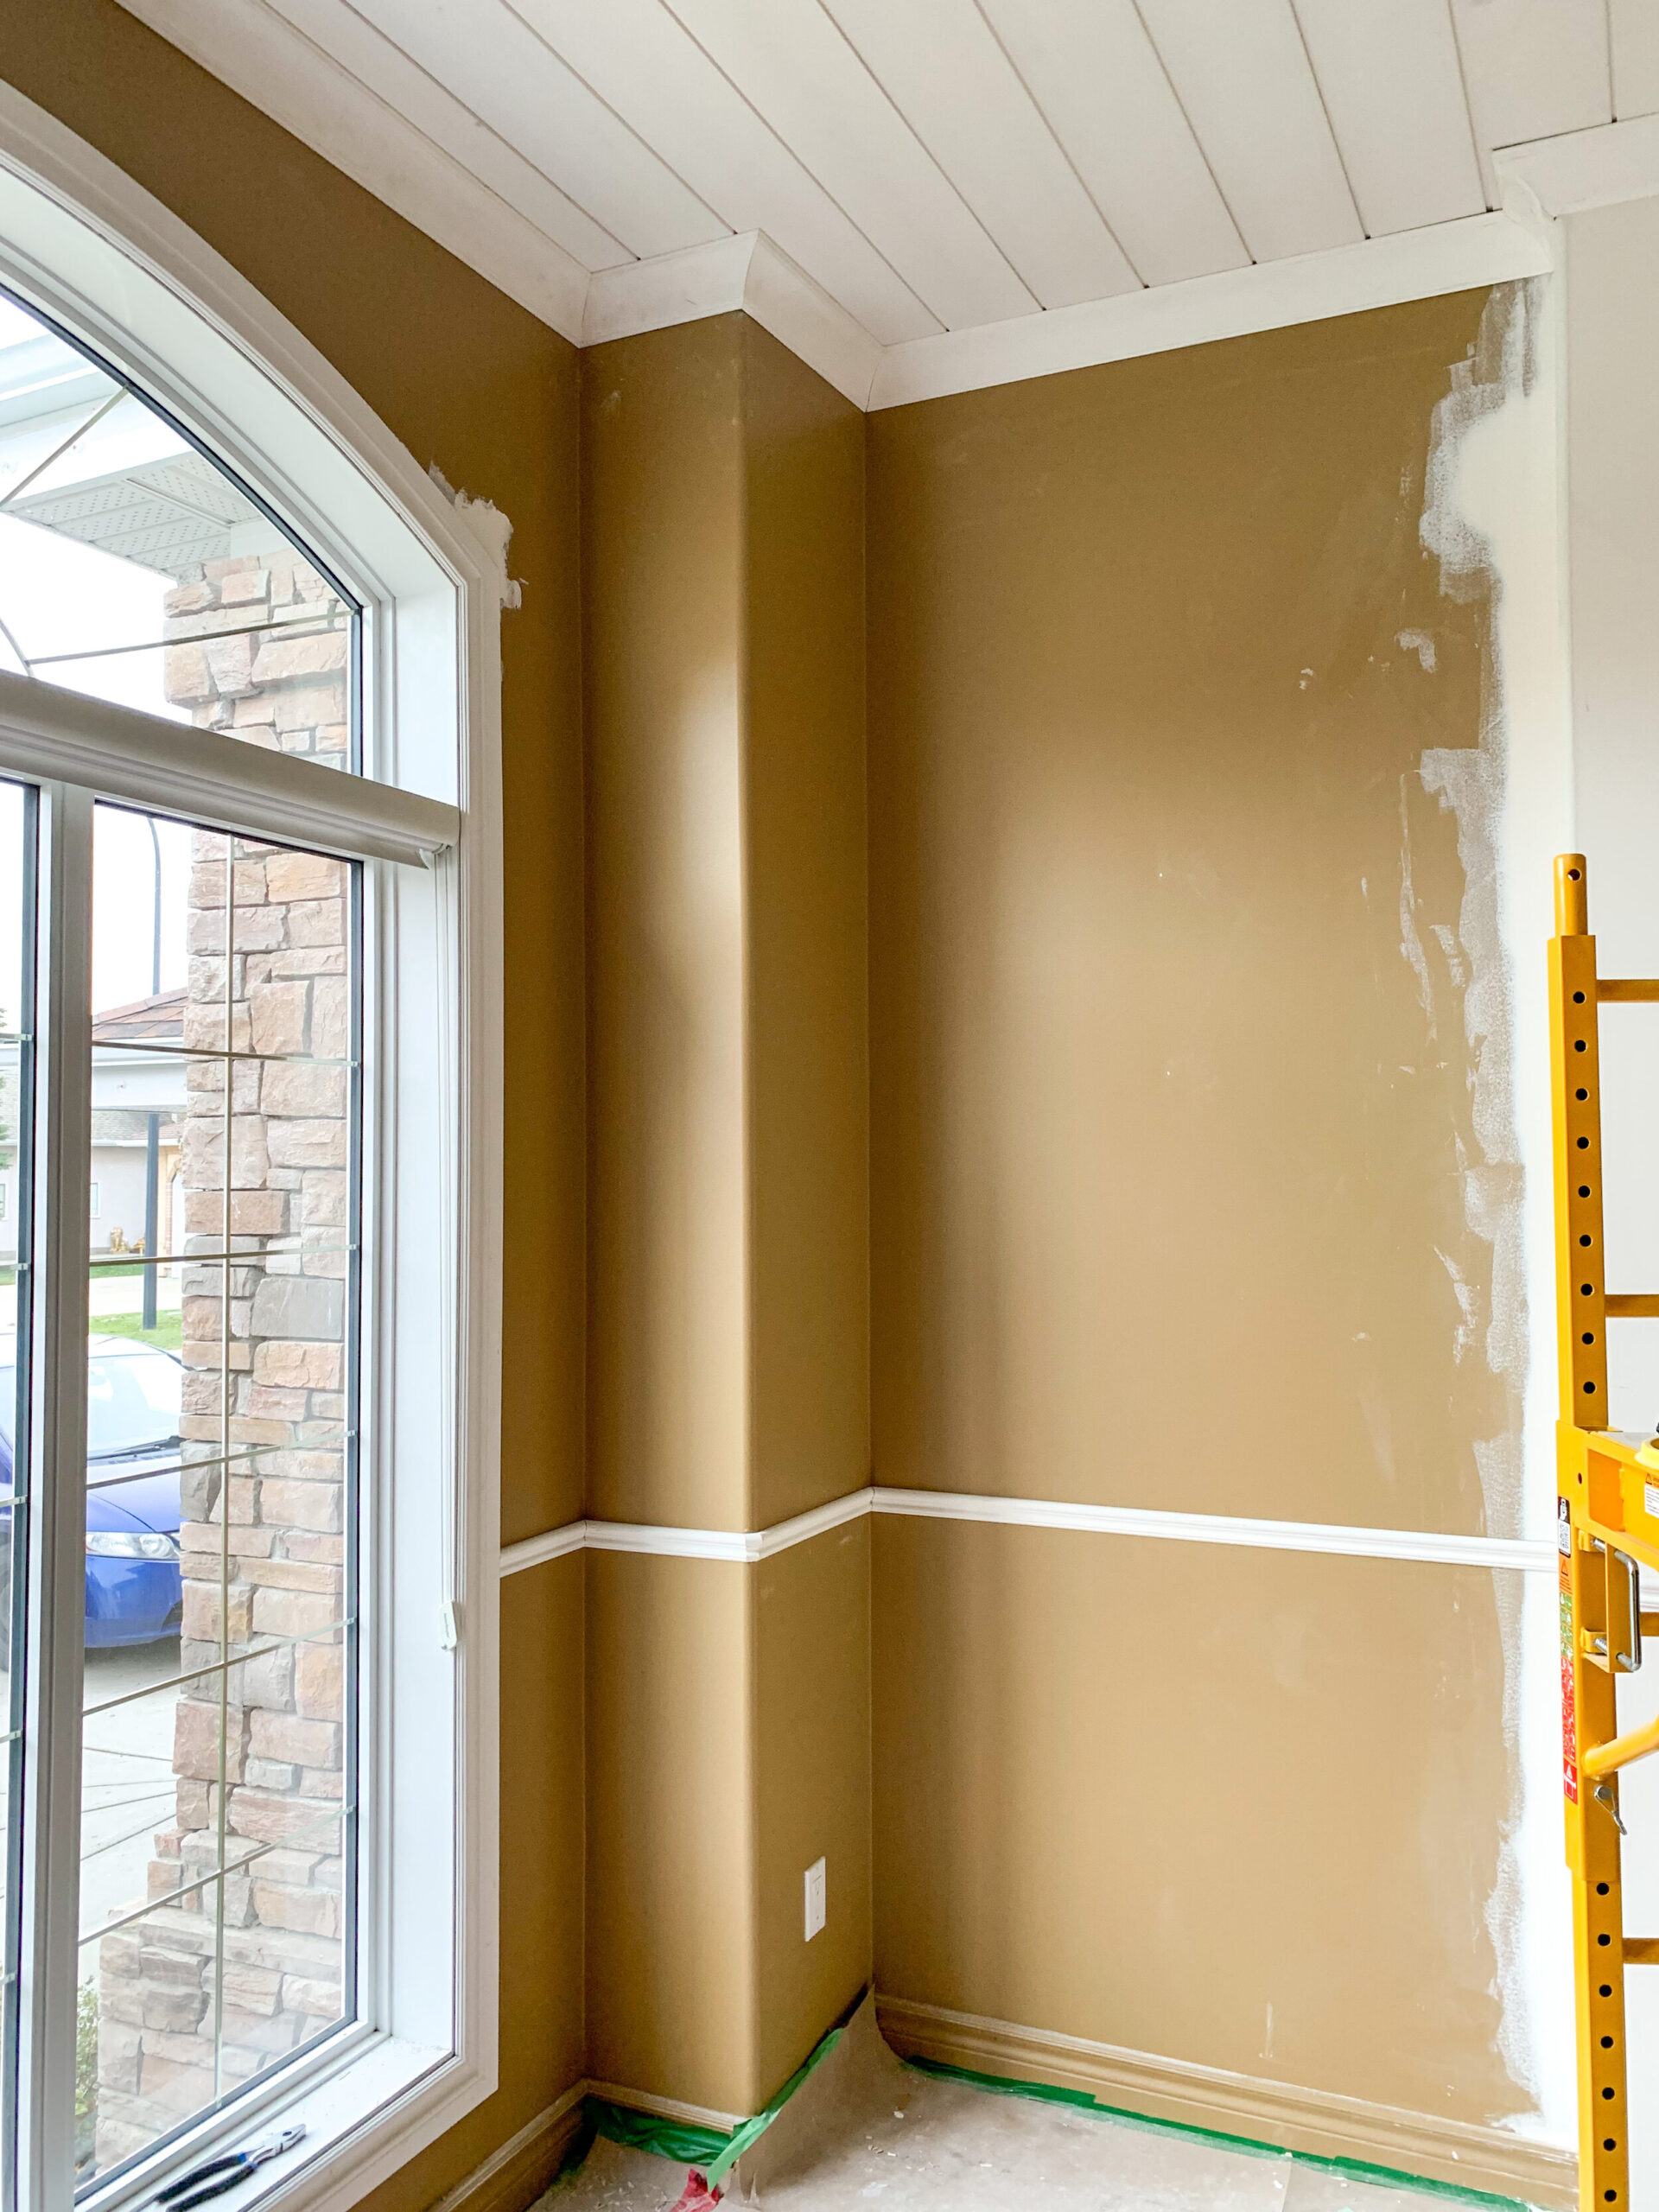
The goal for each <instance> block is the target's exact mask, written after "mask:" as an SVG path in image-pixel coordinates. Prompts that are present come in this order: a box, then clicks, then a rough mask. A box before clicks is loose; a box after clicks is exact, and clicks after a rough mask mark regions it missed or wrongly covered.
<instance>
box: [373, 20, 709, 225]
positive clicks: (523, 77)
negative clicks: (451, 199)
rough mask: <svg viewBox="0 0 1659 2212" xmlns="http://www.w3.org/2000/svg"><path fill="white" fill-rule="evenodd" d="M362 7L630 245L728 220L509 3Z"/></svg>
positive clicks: (406, 50)
mask: <svg viewBox="0 0 1659 2212" xmlns="http://www.w3.org/2000/svg"><path fill="white" fill-rule="evenodd" d="M356 4H357V8H358V12H359V14H360V15H362V16H366V17H367V18H368V20H369V21H370V22H372V23H373V24H374V26H375V28H376V29H378V30H379V31H380V32H382V33H383V34H384V35H385V37H387V38H388V39H390V40H391V41H392V43H393V44H394V45H395V46H398V47H401V48H402V49H403V51H404V53H405V54H408V55H409V56H410V59H411V60H414V61H416V62H418V63H419V64H420V66H421V67H422V68H423V69H424V70H425V71H426V72H427V73H428V74H429V75H430V76H433V77H435V78H436V79H438V81H439V82H440V83H441V84H444V85H447V86H448V87H449V89H450V90H451V91H452V92H454V94H455V96H456V97H457V99H461V100H463V101H464V102H465V103H466V105H467V106H468V107H469V108H471V110H472V111H473V112H474V115H476V116H478V117H479V118H480V119H481V120H482V121H483V122H485V123H486V124H489V126H490V128H491V129H492V130H496V131H499V134H500V135H501V137H504V138H505V139H506V140H507V142H508V143H509V144H511V145H512V146H515V147H517V149H518V151H519V152H520V153H521V154H522V155H523V156H524V158H525V159H526V160H527V161H531V162H535V164H536V165H537V168H540V169H542V170H543V171H544V172H545V173H546V174H547V175H556V178H557V181H558V182H559V183H560V184H561V185H562V186H563V189H564V190H565V191H566V192H567V193H569V195H570V197H571V198H572V199H573V200H576V201H577V202H578V203H579V204H580V205H581V206H582V207H585V208H587V210H588V213H590V214H591V215H592V216H593V217H594V220H595V221H596V222H598V223H601V224H602V225H603V226H604V227H605V229H606V230H607V231H608V232H610V233H611V235H612V237H613V238H620V240H621V242H622V244H623V245H625V246H626V247H627V249H628V251H629V252H630V253H635V254H639V255H641V256H645V255H656V254H662V253H674V252H677V251H679V250H680V249H681V248H683V247H685V246H689V245H707V244H708V243H709V240H711V239H713V238H722V237H724V236H725V235H726V234H727V226H726V225H725V224H724V223H722V222H721V220H720V219H719V217H718V216H717V215H715V213H713V211H712V210H711V209H709V208H708V207H705V206H704V205H703V203H702V200H699V199H698V198H697V196H696V194H695V193H694V192H693V191H692V190H691V189H690V186H689V185H687V184H685V183H684V182H683V181H682V180H681V179H680V178H679V177H677V176H676V175H675V174H674V172H673V171H672V169H671V168H669V167H668V165H667V163H666V162H664V161H663V160H662V159H661V157H660V156H658V155H657V154H654V153H653V152H652V150H651V149H650V148H649V147H648V146H646V145H645V144H644V143H642V141H641V140H640V139H639V138H638V137H635V135H634V133H633V132H632V130H629V129H628V127H627V125H626V124H625V123H624V122H623V121H622V120H621V118H620V117H619V116H616V115H614V114H613V113H612V111H611V110H610V109H609V108H607V106H606V105H605V104H604V102H603V101H602V100H600V99H596V98H595V97H594V94H593V93H592V92H590V91H589V90H588V87H587V86H586V85H584V84H583V83H582V80H581V79H580V78H579V77H577V76H576V75H575V73H573V72H572V71H571V70H570V69H569V68H568V67H566V66H565V64H564V63H563V61H561V60H559V58H558V56H557V55H556V54H553V53H551V52H550V50H549V48H547V47H546V46H545V45H544V44H543V41H541V40H540V39H539V38H537V36H536V35H535V33H534V32H533V31H532V30H531V29H530V28H529V26H528V25H527V24H525V23H524V22H522V21H521V20H520V19H519V17H518V16H515V15H514V14H513V13H512V11H511V10H510V9H508V8H505V7H503V6H502V5H500V4H499V0H356Z"/></svg>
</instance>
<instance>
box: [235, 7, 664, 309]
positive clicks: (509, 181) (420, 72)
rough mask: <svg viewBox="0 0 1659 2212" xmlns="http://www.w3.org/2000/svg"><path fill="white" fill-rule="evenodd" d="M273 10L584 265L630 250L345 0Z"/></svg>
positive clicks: (605, 265)
mask: <svg viewBox="0 0 1659 2212" xmlns="http://www.w3.org/2000/svg"><path fill="white" fill-rule="evenodd" d="M269 4H270V6H271V7H272V8H273V9H274V10H276V12H277V14H278V15H280V16H283V17H285V18H286V20H287V21H288V22H290V23H292V24H293V26H294V28H295V29H296V30H297V31H300V32H302V34H303V35H305V36H306V37H307V38H308V39H310V40H311V41H313V42H314V43H315V44H316V45H317V46H319V47H321V48H322V50H323V51H324V52H325V53H326V54H330V55H332V57H333V58H334V60H335V61H336V62H337V63H339V65H340V67H342V68H344V69H346V70H348V71H349V72H350V73H351V74H352V75H353V77H355V78H356V79H358V81H359V83H360V84H363V85H368V86H373V88H374V90H375V92H377V93H378V96H379V98H380V99H383V100H385V101H388V102H389V103H390V104H391V106H392V107H394V108H395V109H396V110H397V112H398V114H400V115H402V116H404V117H406V118H408V120H409V121H410V123H412V124H414V125H415V127H416V130H421V131H423V132H424V133H425V135H426V136H427V137H429V139H430V140H431V141H432V143H433V144H434V145H435V146H442V149H443V150H444V151H445V153H447V154H449V155H451V156H453V157H454V159H455V160H456V161H458V162H461V164H462V165H463V167H465V168H469V169H470V170H471V171H472V173H473V175H474V176H476V177H478V178H480V180H481V181H483V182H484V183H485V184H487V185H488V186H489V188H490V189H491V190H492V191H493V192H496V193H499V194H500V196H501V197H502V199H503V200H505V201H506V202H507V204H508V206H509V207H517V208H518V210H519V212H520V213H522V214H524V215H526V216H528V217H529V219H530V220H531V222H532V223H534V224H535V225H536V226H537V229H538V230H541V231H544V232H546V233H547V235H548V237H549V238H556V240H557V241H558V243H559V245H562V246H563V248H564V250H565V251H566V252H567V253H569V254H574V255H575V258H576V259H577V260H578V261H579V262H581V263H582V266H583V268H585V269H613V268H615V267H616V266H617V264H619V263H620V262H625V261H632V259H633V256H632V254H631V253H630V252H629V251H628V249H627V248H626V246H625V245H623V244H622V243H621V241H620V239H617V238H613V237H612V236H611V234H610V232H608V231H607V230H606V229H605V228H604V226H602V225H601V224H599V223H596V222H595V221H594V219H593V217H592V216H591V215H589V214H588V213H587V211H586V210H585V209H583V208H581V207H577V206H576V204H575V201H574V200H571V199H570V198H569V195H568V194H565V193H563V192H561V191H560V189H559V188H558V186H557V185H556V184H555V183H553V182H552V181H551V180H550V178H548V177H547V176H545V175H543V172H542V171H541V170H540V169H538V168H537V167H536V165H535V163H534V162H527V161H526V160H525V159H524V156H523V155H522V154H520V153H519V152H518V150H517V149H515V148H514V147H512V146H510V145H509V144H508V143H507V142H506V140H505V138H502V137H499V136H498V134H497V133H496V132H495V131H493V130H490V129H489V128H488V126H487V125H486V124H483V123H480V121H479V119H478V118H477V116H475V115H474V113H473V111H472V110H471V109H470V108H469V107H465V106H463V105H462V104H461V101H460V100H458V99H456V98H455V97H454V93H452V92H448V90H447V89H446V88H445V87H444V86H442V85H441V84H439V83H438V82H437V81H436V80H435V79H433V78H431V77H429V76H428V74H427V73H426V71H425V70H424V69H423V68H422V67H420V66H419V64H418V63H416V62H414V61H411V60H410V58H409V56H408V55H407V54H404V51H403V50H402V48H399V47H397V46H394V45H393V44H392V42H391V40H390V39H388V38H385V37H383V36H382V35H381V34H380V33H379V32H378V30H376V29H375V28H374V26H373V24H372V23H370V22H365V20H364V18H363V17H362V16H359V14H358V12H357V10H355V9H354V8H352V7H349V6H347V5H346V0H269Z"/></svg>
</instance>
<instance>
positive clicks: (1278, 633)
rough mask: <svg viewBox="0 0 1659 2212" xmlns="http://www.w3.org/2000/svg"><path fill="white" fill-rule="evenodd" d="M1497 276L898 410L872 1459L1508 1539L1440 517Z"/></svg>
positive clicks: (888, 556)
mask: <svg viewBox="0 0 1659 2212" xmlns="http://www.w3.org/2000/svg"><path fill="white" fill-rule="evenodd" d="M1484 299H1485V295H1484V294H1478V295H1471V294H1465V295H1461V296H1457V297H1454V298H1452V299H1446V300H1433V301H1427V302H1417V303H1415V304H1413V305H1410V306H1407V307H1401V308H1391V309H1389V310H1387V311H1386V312H1384V313H1380V314H1376V315H1359V316H1351V317H1348V318H1344V319H1343V320H1340V321H1331V322H1322V323H1314V324H1311V325H1308V326H1306V327H1300V328H1296V329H1290V330H1281V331H1274V332H1271V333H1268V334H1264V335H1262V336H1260V337H1252V338H1245V339H1241V340H1236V341H1233V342H1231V343H1230V344H1227V345H1223V346H1201V347H1195V348H1193V349H1192V350H1190V351H1187V352H1184V353H1169V354H1160V355H1158V356H1157V357H1155V358H1154V359H1147V360H1140V361H1128V362H1122V363H1119V364H1115V365H1109V366H1105V367H1102V368H1098V369H1090V370H1086V371H1083V372H1078V373H1076V374H1073V375H1069V376H1064V377H1053V378H1046V379H1042V380H1039V381H1036V382H1033V383H1028V384H1020V385H1007V386H1005V387H1003V388H1001V389H1000V390H996V391H984V392H975V393H969V394H966V395H963V396H962V397H954V398H949V399H942V400H938V401H934V402H931V403H929V404H926V405H923V406H917V407H910V408H901V409H895V410H892V411H890V412H887V413H881V414H876V415H873V416H870V418H869V424H868V437H869V495H868V496H869V563H870V678H869V681H870V823H871V843H870V884H871V893H870V895H871V943H872V947H873V955H872V969H871V975H872V991H871V1037H872V1043H871V1059H872V1099H873V1105H872V1115H873V1122H872V1145H873V1158H872V1166H873V1192H874V1196H873V1213H872V1266H873V1274H874V1462H875V1465H876V1467H877V1469H878V1479H879V1480H880V1481H883V1482H887V1483H897V1484H918V1485H921V1486H924V1487H931V1488H938V1489H946V1490H957V1491H988V1492H1004V1493H1007V1492H1012V1493H1014V1494H1017V1495H1023V1496H1027V1497H1054V1498H1076V1499H1082V1500H1087V1501H1092V1502H1096V1503H1133V1504H1140V1505H1155V1506H1164V1507H1170V1508H1177V1509H1180V1510H1190V1511H1194V1512H1211V1513H1242V1514H1277V1515H1281V1516H1286V1517H1288V1518H1293V1519H1304V1520H1314V1521H1357V1522H1378V1523H1386V1524H1389V1525H1392V1526H1395V1527H1401V1528H1408V1529H1470V1530H1478V1529H1481V1528H1483V1527H1484V1526H1485V1525H1487V1523H1486V1511H1487V1507H1486V1503H1485V1501H1484V1500H1483V1497H1482V1491H1481V1482H1480V1475H1479V1471H1478V1466H1477V1462H1476V1455H1475V1450H1474V1446H1475V1441H1476V1440H1484V1439H1498V1440H1513V1438H1514V1437H1516V1435H1518V1425H1519V1406H1518V1402H1516V1401H1515V1399H1514V1398H1512V1396H1511V1395H1510V1393H1509V1391H1508V1389H1506V1387H1505V1386H1504V1385H1503V1384H1502V1383H1499V1382H1498V1381H1497V1379H1496V1378H1495V1377H1494V1376H1493V1375H1492V1374H1491V1370H1489V1368H1488V1365H1487V1363H1486V1360H1485V1359H1484V1357H1481V1356H1480V1355H1479V1351H1478V1350H1477V1351H1475V1352H1474V1354H1473V1356H1471V1357H1462V1356H1461V1354H1462V1351H1463V1350H1464V1349H1465V1347H1464V1346H1463V1344H1461V1343H1460V1332H1462V1331H1463V1329H1464V1326H1465V1316H1464V1312H1463V1308H1462V1306H1461V1305H1460V1303H1459V1296H1460V1294H1459V1281H1460V1282H1461V1285H1462V1295H1463V1296H1464V1297H1466V1299H1467V1300H1468V1303H1469V1309H1470V1326H1471V1332H1472V1333H1473V1335H1474V1338H1475V1341H1476V1343H1477V1344H1479V1343H1481V1342H1482V1341H1483V1340H1484V1331H1485V1328H1486V1325H1487V1322H1488V1319H1490V1318H1491V1289H1492V1275H1493V1268H1492V1248H1491V1244H1490V1243H1488V1242H1486V1241H1485V1240H1484V1239H1483V1238H1482V1237H1480V1236H1477V1235H1476V1234H1475V1233H1474V1231H1473V1230H1471V1228H1470V1227H1469V1225H1468V1224H1467V1222H1466V1221H1465V1174H1464V1169H1465V1164H1469V1163H1475V1164H1478V1163H1479V1162H1480V1160H1481V1159H1482V1157H1483V1153H1482V1147H1481V1144H1480V1142H1479V1140H1478V1135H1477V1132H1476V1130H1475V1128H1474V1116H1473V1101H1472V1098H1471V1087H1470V1082H1469V1076H1470V1068H1471V1052H1470V1047H1469V1046H1468V1044H1467V1042H1466V1040H1465V1028H1464V1007H1463V991H1462V963H1463V954H1462V951H1461V950H1460V948H1459V944H1458V943H1457V938H1458V935H1459V920H1460V904H1461V900H1462V898H1463V893H1464V888H1465V886H1464V874H1463V869H1462V867H1461V866H1460V864H1459V857H1458V846H1457V824H1456V823H1455V821H1454V819H1453V817H1452V816H1451V815H1450V814H1449V813H1447V812H1446V811H1445V810H1443V809H1442V807H1441V805H1440V801H1439V800H1438V798H1433V797H1431V796H1429V795H1428V794H1427V792H1426V791H1424V789H1423V786H1422V783H1421V777H1420V774H1419V764H1420V762H1421V758H1422V755H1423V753H1424V751H1425V749H1426V748H1427V747H1471V746H1473V745H1475V744H1476V742H1477V741H1478V735H1479V732H1480V728H1481V711H1482V707H1481V688H1480V687H1481V680H1482V641H1483V636H1484V613H1485V610H1484V606H1483V605H1482V604H1481V603H1480V602H1478V601H1475V600H1472V599H1470V600H1465V601H1461V602H1456V601H1452V600H1450V599H1445V600H1443V599H1441V598H1440V595H1439V582H1440V578H1439V571H1438V564H1437V563H1435V562H1434V561H1433V559H1431V557H1430V556H1428V555H1427V553H1426V552H1424V550H1422V549H1421V545H1420V544H1419V542H1418V524H1419V518H1420V517H1421V512H1422V509H1423V500H1424V477H1425V467H1426V462H1427V454H1428V444H1429V436H1430V425H1431V416H1432V413H1433V408H1434V405H1435V404H1436V402H1437V401H1438V400H1439V399H1440V398H1441V397H1443V396H1444V395H1445V393H1446V391H1447V389H1448V385H1449V382H1450V370H1451V366H1452V364H1453V363H1454V362H1459V361H1461V360H1462V359H1463V357H1464V355H1465V351H1466V350H1467V349H1468V348H1469V347H1470V346H1471V344H1472V342H1473V340H1474V338H1475V334H1476V330H1477V326H1478V321H1479V317H1480V313H1481V309H1482V307H1483V305H1484ZM1402 636H1403V638H1404V639H1405V642H1402ZM1413 637H1416V638H1418V639H1421V640H1422V642H1421V644H1420V645H1417V644H1414V643H1413V642H1412V639H1413ZM1427 661H1432V662H1433V668H1432V670H1431V669H1430V668H1428V667H1427V666H1425V662H1427ZM1437 931H1445V932H1446V936H1447V939H1448V943H1446V944H1443V943H1442V942H1441V939H1440V936H1439V935H1438V934H1437ZM1497 1014H1498V1016H1499V1020H1500V1025H1501V1020H1502V1008H1501V1007H1499V1008H1498V1009H1497ZM1490 1198H1491V1204H1492V1205H1493V1208H1494V1211H1501V1209H1502V1206H1503V1205H1504V1204H1505V1203H1508V1204H1510V1205H1513V1204H1514V1203H1516V1202H1517V1200H1518V1192H1516V1190H1515V1189H1513V1188H1511V1189H1510V1190H1509V1191H1508V1192H1504V1191H1503V1190H1495V1191H1493V1192H1491V1193H1490ZM1442 1254H1444V1255H1445V1257H1444V1258H1442V1257H1441V1256H1440V1255H1442ZM1454 1272H1455V1275H1456V1277H1457V1278H1458V1279H1459V1280H1457V1281H1454V1279H1453V1278H1454ZM1292 1407H1294V1408H1295V1409H1296V1416H1297V1433H1296V1439H1295V1441H1294V1444H1293V1443H1292V1442H1291V1441H1290V1440H1288V1439H1287V1435H1286V1433H1285V1429H1284V1416H1285V1414H1287V1411H1288V1410H1289V1409H1290V1408H1292ZM1198 1439H1202V1440H1203V1443H1204V1447H1205V1448H1204V1449H1202V1450H1200V1451H1194V1450H1192V1449H1191V1448H1189V1447H1190V1446H1191V1445H1192V1442H1193V1441H1194V1440H1198ZM1502 1503H1503V1510H1504V1512H1505V1513H1506V1514H1513V1513H1515V1512H1516V1511H1518V1500H1516V1499H1515V1498H1514V1497H1507V1498H1505V1499H1504V1500H1503V1501H1502ZM1492 1526H1493V1528H1494V1530H1495V1532H1498V1533H1505V1534H1508V1533H1514V1532H1515V1529H1516V1527H1517V1526H1518V1523H1517V1522H1514V1521H1512V1520H1504V1519H1503V1518H1501V1517H1500V1519H1498V1520H1497V1521H1495V1522H1493V1523H1492Z"/></svg>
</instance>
